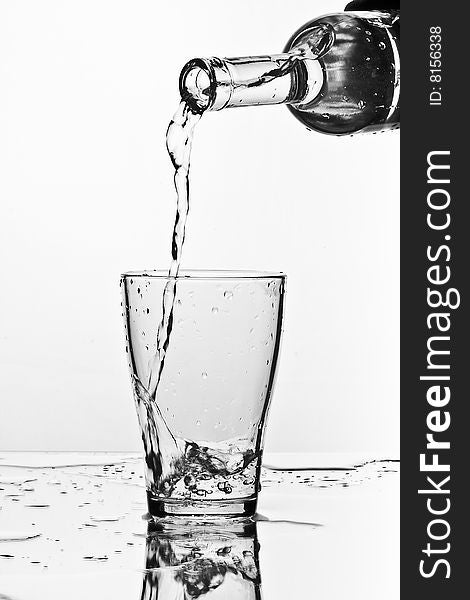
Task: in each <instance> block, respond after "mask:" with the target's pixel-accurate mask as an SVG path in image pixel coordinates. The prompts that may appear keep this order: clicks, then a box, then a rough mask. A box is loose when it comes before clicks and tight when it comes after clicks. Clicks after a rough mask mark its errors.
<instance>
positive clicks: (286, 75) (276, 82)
mask: <svg viewBox="0 0 470 600" xmlns="http://www.w3.org/2000/svg"><path fill="white" fill-rule="evenodd" d="M323 82H324V75H323V70H322V67H321V65H320V63H319V62H318V60H316V57H315V56H313V55H312V56H309V57H307V56H306V55H305V54H304V52H303V51H302V50H295V49H294V50H293V51H292V52H288V53H285V54H278V55H272V56H249V57H244V58H230V59H228V58H225V59H220V58H208V59H203V58H195V59H193V60H190V61H189V62H188V63H187V64H186V65H185V66H184V67H183V70H182V71H181V75H180V93H181V97H182V99H183V100H185V101H186V103H187V104H189V106H190V108H191V109H192V110H193V111H194V112H199V113H202V112H204V111H206V110H221V109H222V108H230V107H235V106H259V105H267V104H291V105H296V106H299V107H300V106H301V105H303V104H308V103H310V102H312V101H313V100H314V99H315V98H316V97H317V96H318V94H319V93H320V90H321V89H322V86H323Z"/></svg>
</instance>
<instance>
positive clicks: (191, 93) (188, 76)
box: [179, 58, 215, 113]
mask: <svg viewBox="0 0 470 600" xmlns="http://www.w3.org/2000/svg"><path fill="white" fill-rule="evenodd" d="M211 71H212V69H211V65H210V63H209V61H206V60H204V59H201V58H195V59H193V60H190V61H189V62H188V63H186V65H185V66H184V67H183V69H182V71H181V75H180V81H179V88H180V94H181V98H182V99H183V100H184V101H185V102H186V104H188V105H189V107H190V108H191V110H193V111H194V112H197V113H202V112H204V111H205V110H207V109H208V108H209V107H210V105H211V103H212V101H213V99H214V94H215V80H214V76H213V73H212V72H211Z"/></svg>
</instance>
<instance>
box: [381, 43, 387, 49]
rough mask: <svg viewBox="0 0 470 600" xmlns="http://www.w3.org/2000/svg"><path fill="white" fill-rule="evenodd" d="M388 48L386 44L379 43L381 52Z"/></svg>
mask: <svg viewBox="0 0 470 600" xmlns="http://www.w3.org/2000/svg"><path fill="white" fill-rule="evenodd" d="M386 47H387V46H386V45H385V43H384V42H379V48H380V49H381V50H385V48H386Z"/></svg>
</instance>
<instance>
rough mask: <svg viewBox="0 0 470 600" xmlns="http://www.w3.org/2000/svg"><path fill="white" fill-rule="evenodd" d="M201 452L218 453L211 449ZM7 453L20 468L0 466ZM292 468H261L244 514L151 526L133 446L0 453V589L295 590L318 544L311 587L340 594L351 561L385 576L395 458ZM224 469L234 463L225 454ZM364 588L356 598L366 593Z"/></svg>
mask: <svg viewBox="0 0 470 600" xmlns="http://www.w3.org/2000/svg"><path fill="white" fill-rule="evenodd" d="M204 460H205V461H207V460H208V461H209V462H210V461H215V462H217V461H216V457H214V456H211V457H208V456H205V457H204ZM273 460H274V459H273ZM15 462H20V463H21V464H22V465H23V466H21V467H15V466H10V467H7V466H4V465H7V464H14V463H15ZM303 462H304V461H303ZM348 462H349V461H348ZM51 464H60V465H61V466H60V467H53V466H50V465H51ZM32 465H34V467H33V466H32ZM41 465H42V466H41ZM84 465H86V466H84ZM273 466H275V464H274V465H273ZM291 467H292V470H291V471H290V472H289V471H275V470H271V469H262V475H261V479H262V485H263V490H264V493H263V494H262V496H261V504H260V511H261V514H259V515H257V518H256V521H255V522H253V521H244V520H243V519H239V520H230V527H227V524H226V523H224V524H223V523H222V522H220V523H217V522H215V523H214V522H211V523H210V524H209V523H203V522H200V523H198V525H197V526H195V525H194V523H191V522H190V521H188V522H186V523H185V522H184V520H182V519H180V518H179V519H178V524H177V525H174V526H172V524H171V523H166V524H165V527H164V528H163V527H162V526H160V529H159V526H158V524H156V523H155V522H153V521H147V520H146V519H143V516H144V514H145V513H146V510H147V506H146V502H145V483H144V473H143V470H142V460H141V455H138V454H135V455H133V456H128V458H127V459H125V460H123V458H122V455H117V454H116V455H112V454H102V455H96V454H95V455H89V454H88V455H87V454H83V455H82V456H78V455H74V457H73V460H70V461H69V463H67V455H66V454H62V455H56V456H54V457H51V456H50V455H47V454H42V455H41V454H34V455H31V456H30V459H29V460H28V457H26V456H22V457H21V458H19V457H15V455H14V453H11V454H9V455H5V454H3V455H0V480H1V482H2V483H1V484H0V507H1V508H0V598H1V594H3V595H6V596H7V597H10V598H15V599H18V598H21V600H36V599H37V598H41V599H42V598H47V599H48V600H56V599H57V600H58V599H59V598H62V597H63V595H64V593H65V592H64V587H63V586H64V585H67V594H66V595H67V597H70V598H71V600H75V598H77V599H78V598H80V599H82V598H84V597H87V598H92V599H93V598H95V597H96V598H103V597H113V598H122V597H125V598H126V599H127V598H129V600H139V599H148V600H150V599H153V600H180V599H182V598H187V599H190V598H201V599H202V598H205V597H207V599H208V600H209V598H218V597H219V598H223V599H224V600H225V599H227V598H229V599H230V600H245V599H248V598H250V599H251V598H261V593H262V590H265V592H264V593H265V597H266V598H269V600H277V599H278V598H285V597H286V593H287V590H286V586H290V588H291V592H292V596H293V597H302V596H301V591H300V590H299V591H298V592H297V590H296V588H295V585H296V581H297V580H295V581H294V580H291V579H290V578H291V575H292V573H293V572H296V573H303V572H310V571H311V570H312V569H315V560H317V561H318V560H320V559H321V557H322V556H324V555H325V552H328V549H329V548H331V549H332V550H331V552H332V553H333V554H334V556H335V557H336V558H331V560H330V557H328V561H327V563H325V565H331V569H330V571H328V568H327V567H325V565H323V566H322V569H321V570H317V572H316V573H315V577H314V580H315V589H317V587H318V586H320V589H322V585H323V584H322V582H323V583H324V585H325V586H330V587H329V588H328V589H330V593H329V595H328V597H331V598H332V599H334V600H336V598H338V600H339V598H342V597H344V594H345V590H344V589H342V588H341V585H339V584H338V582H337V581H336V580H335V575H334V572H333V571H335V570H337V569H340V570H341V573H342V576H343V578H344V581H347V580H348V578H349V580H350V581H356V580H357V578H358V572H360V569H361V568H362V569H363V570H364V573H363V574H362V575H361V577H364V578H366V577H367V578H368V581H369V583H370V585H371V587H370V589H371V590H374V587H373V581H374V580H370V577H371V574H372V575H373V574H374V569H375V570H377V569H378V571H377V572H376V577H377V578H380V579H381V581H382V582H383V580H384V578H387V577H389V573H388V571H387V572H385V571H384V572H383V573H382V572H381V571H380V569H381V568H382V569H385V565H387V569H390V564H392V565H393V564H394V563H393V556H392V562H391V563H390V557H388V559H387V560H384V559H383V557H384V556H387V552H390V548H392V549H394V548H397V544H398V540H397V539H396V540H395V541H394V537H393V536H394V535H395V533H396V532H397V531H398V528H397V527H395V526H394V522H397V519H398V515H394V514H393V511H395V512H396V513H397V512H398V502H397V501H396V500H397V499H395V498H394V495H396V496H398V476H397V473H396V471H397V469H398V464H397V463H396V462H393V461H373V462H368V463H366V464H363V465H361V466H357V467H353V466H349V464H347V466H346V467H345V468H344V469H341V470H334V469H330V470H325V471H318V470H315V471H314V470H304V471H297V470H295V469H296V462H295V461H294V460H292V463H291ZM206 468H207V469H210V468H212V467H210V466H206ZM219 468H221V467H220V465H219V464H217V469H219ZM225 468H228V469H229V470H230V469H232V468H236V465H235V462H234V463H233V464H231V465H227V466H226V467H225ZM32 475H34V477H32ZM32 479H34V481H31V480H32ZM182 483H183V484H184V482H182ZM179 485H181V482H180V484H179ZM198 485H199V484H198ZM201 485H202V482H201ZM64 492H65V493H64ZM222 493H223V492H222ZM44 505H47V507H46V506H44ZM40 506H43V507H42V508H41V507H40ZM351 506H354V514H355V518H354V520H353V521H351V518H350V512H351ZM371 514H374V519H370V515H371ZM342 524H344V525H342ZM319 525H322V526H321V527H320V526H319ZM364 540H368V542H367V544H366V542H365V541H364ZM358 544H359V545H360V544H362V546H361V552H359V553H357V552H356V554H358V555H359V557H360V564H358V563H357V562H355V554H354V553H352V554H349V553H348V550H347V548H350V550H351V552H353V549H356V550H357V548H358ZM364 544H366V545H364ZM394 544H396V546H394ZM338 547H341V548H342V553H343V558H342V559H341V558H339V559H338V556H337V548H338ZM345 548H346V549H345ZM378 549H379V550H378ZM394 551H395V550H394ZM396 552H397V554H396V556H397V557H398V551H397V550H396ZM376 556H377V564H375V563H374V560H375V557H376ZM260 557H261V559H262V565H261V566H262V567H263V570H261V568H260ZM338 560H339V561H340V563H338ZM387 561H388V562H387ZM325 569H326V570H325ZM358 569H359V571H358ZM46 576H47V577H46ZM91 577H94V578H93V579H90V578H91ZM55 578H57V579H55ZM302 581H303V580H302V578H300V579H299V581H298V583H299V585H301V584H302ZM333 581H334V582H335V583H334V585H333V586H332V587H331V584H332V582H333ZM48 582H49V583H48ZM67 582H69V583H67ZM131 583H132V585H131ZM126 586H127V587H129V588H132V589H130V591H127V587H126ZM123 590H126V591H123ZM355 591H357V592H359V591H358V590H355ZM363 592H364V594H365V596H364V598H365V599H367V600H368V598H369V597H370V598H372V597H377V595H375V596H372V595H371V596H368V595H367V590H363ZM375 592H377V589H375ZM371 593H372V592H371ZM266 594H267V595H266ZM296 594H297V595H296ZM353 596H354V594H353ZM361 597H362V596H361ZM381 597H382V598H383V597H384V596H383V595H382V596H381ZM386 598H387V599H388V597H387V596H386ZM391 598H393V596H391Z"/></svg>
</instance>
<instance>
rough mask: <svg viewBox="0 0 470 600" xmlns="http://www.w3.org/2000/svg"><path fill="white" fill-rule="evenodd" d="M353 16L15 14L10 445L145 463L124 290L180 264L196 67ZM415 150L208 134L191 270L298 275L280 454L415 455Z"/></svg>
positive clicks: (223, 118)
mask: <svg viewBox="0 0 470 600" xmlns="http://www.w3.org/2000/svg"><path fill="white" fill-rule="evenodd" d="M341 8H342V4H341V3H340V2H337V1H333V0H323V1H316V2H312V0H296V2H287V1H286V0H283V1H280V0H258V1H257V2H249V1H248V0H243V1H241V0H238V1H237V2H232V3H221V2H220V1H216V0H205V1H204V2H203V3H201V2H192V1H189V0H179V1H178V2H158V1H140V0H132V1H131V0H127V1H125V2H122V1H117V0H91V1H89V0H81V1H80V2H75V1H72V0H69V1H66V2H64V1H56V2H52V1H50V0H42V1H41V2H35V1H32V0H30V1H26V0H23V1H22V2H7V1H4V2H1V3H0V203H1V204H0V257H1V266H2V273H1V290H0V449H1V450H10V449H12V450H15V449H23V450H33V449H38V450H53V449H56V450H57V449H63V450H135V449H140V438H139V433H138V428H137V419H136V417H135V414H134V407H133V401H132V398H131V391H130V384H129V378H128V373H127V366H126V361H125V358H124V343H123V334H122V323H121V309H120V296H119V285H118V281H119V274H120V273H121V272H123V271H125V270H130V269H142V268H156V267H158V268H166V267H167V266H168V264H169V251H170V234H171V227H172V223H173V218H174V209H175V198H174V194H173V189H172V173H171V169H170V164H169V160H168V157H167V155H166V151H165V147H164V135H165V130H166V127H167V124H168V121H169V119H170V117H171V115H172V113H173V112H174V110H175V108H176V105H177V102H178V90H177V80H178V75H179V71H180V69H181V67H182V65H183V64H184V63H185V62H186V60H188V59H190V58H192V57H194V56H211V55H215V56H243V55H248V54H263V53H273V52H274V53H275V52H279V51H280V50H282V48H283V46H284V43H285V42H286V40H287V39H288V38H289V37H290V35H291V34H292V33H293V31H295V30H296V29H297V28H298V27H299V26H300V25H302V24H303V23H304V22H306V21H308V20H310V19H312V18H313V17H315V16H318V15H321V14H322V13H325V12H332V11H337V10H339V9H341ZM398 168H399V134H398V133H388V134H380V135H369V136H359V137H355V138H334V137H328V136H322V135H320V134H315V133H311V132H308V131H307V130H306V129H304V128H303V127H302V126H301V125H300V124H299V123H298V122H297V121H296V120H295V119H294V118H293V116H292V115H291V114H290V113H289V112H288V110H287V109H286V108H285V107H259V108H245V109H238V110H237V109H232V110H227V111H221V112H219V113H213V114H209V115H207V116H206V117H205V118H204V119H203V120H202V121H201V123H200V126H199V127H198V130H197V131H196V136H195V142H194V159H193V166H192V205H191V214H190V220H189V224H188V233H187V243H186V247H185V250H184V259H183V265H184V266H186V267H190V268H242V269H243V268H245V269H246V268H248V269H266V270H283V271H285V272H287V274H288V278H289V279H288V301H287V310H286V321H285V337H284V345H283V349H282V356H281V363H280V369H279V374H278V380H277V387H276V390H275V395H274V399H273V404H272V409H271V414H270V422H269V431H268V436H267V450H271V451H363V450H367V451H373V452H377V453H381V454H382V455H385V454H388V455H396V454H397V451H398V417H399V413H398V377H399V373H398V367H399V361H398V359H399V354H398V324H399V314H398V292H399V288H398V283H399V281H398V267H399V264H398V263H399V221H398V217H399V172H398Z"/></svg>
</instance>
